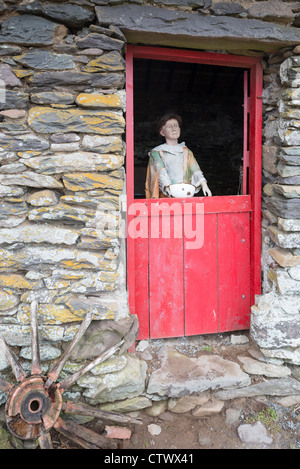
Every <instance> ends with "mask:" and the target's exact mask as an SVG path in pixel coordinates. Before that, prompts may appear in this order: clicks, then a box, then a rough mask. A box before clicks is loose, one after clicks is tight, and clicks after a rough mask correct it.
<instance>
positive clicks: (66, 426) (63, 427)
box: [54, 418, 99, 449]
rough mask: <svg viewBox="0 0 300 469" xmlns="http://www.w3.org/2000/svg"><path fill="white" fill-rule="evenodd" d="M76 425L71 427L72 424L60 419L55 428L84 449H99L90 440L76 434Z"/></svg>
mask: <svg viewBox="0 0 300 469" xmlns="http://www.w3.org/2000/svg"><path fill="white" fill-rule="evenodd" d="M74 425H75V424H73V426H71V425H70V422H65V421H64V420H62V419H61V418H59V419H58V420H57V422H56V424H55V425H54V428H55V430H56V431H58V432H59V433H61V434H62V435H64V436H65V437H67V438H69V439H70V440H72V441H73V442H74V443H76V444H77V445H79V446H81V447H82V448H84V449H99V446H96V445H94V444H93V443H89V440H85V439H83V438H80V436H77V435H76V434H75V433H74Z"/></svg>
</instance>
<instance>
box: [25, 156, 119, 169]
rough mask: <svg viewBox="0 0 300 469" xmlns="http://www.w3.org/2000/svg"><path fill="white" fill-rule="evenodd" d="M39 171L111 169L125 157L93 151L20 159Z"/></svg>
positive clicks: (117, 165) (117, 167)
mask: <svg viewBox="0 0 300 469" xmlns="http://www.w3.org/2000/svg"><path fill="white" fill-rule="evenodd" d="M20 161H21V162H22V163H24V164H25V165H27V166H29V167H30V168H32V169H34V170H35V171H36V172H38V173H43V174H57V173H66V172H70V171H109V170H114V169H119V168H120V167H121V166H122V165H123V163H124V159H123V157H122V156H120V155H99V154H97V153H91V152H83V151H81V152H72V153H61V154H57V155H51V156H36V157H33V158H29V159H25V158H24V159H21V160H20Z"/></svg>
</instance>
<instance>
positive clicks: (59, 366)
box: [45, 312, 93, 388]
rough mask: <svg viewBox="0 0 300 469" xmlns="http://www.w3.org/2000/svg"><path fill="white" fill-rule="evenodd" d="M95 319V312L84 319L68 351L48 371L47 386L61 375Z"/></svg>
mask: <svg viewBox="0 0 300 469" xmlns="http://www.w3.org/2000/svg"><path fill="white" fill-rule="evenodd" d="M92 319H93V313H91V312H89V313H88V314H87V315H86V316H85V318H84V320H83V321H82V323H81V325H80V327H79V329H78V331H77V333H76V335H75V337H74V339H73V340H72V342H71V343H70V345H69V346H68V348H67V349H66V351H65V352H64V353H63V355H62V356H61V357H60V359H59V361H58V362H57V363H56V365H55V366H54V367H53V368H52V370H51V371H50V373H48V380H47V382H46V384H45V387H46V388H48V387H49V386H50V385H51V384H52V383H53V382H54V381H56V380H57V378H58V377H59V375H60V373H61V370H62V369H63V367H64V365H65V363H66V361H67V360H68V358H69V357H70V355H71V353H72V351H73V350H74V348H75V347H76V345H77V344H78V342H79V341H80V339H81V338H82V336H83V334H84V333H85V331H86V330H87V328H88V327H89V325H90V323H91V321H92Z"/></svg>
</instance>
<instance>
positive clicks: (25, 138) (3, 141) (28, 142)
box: [0, 133, 50, 152]
mask: <svg viewBox="0 0 300 469" xmlns="http://www.w3.org/2000/svg"><path fill="white" fill-rule="evenodd" d="M0 147H1V149H3V150H6V151H17V152H24V151H27V150H29V151H33V150H35V151H40V150H46V149H47V148H49V147H50V144H49V142H48V141H47V140H46V139H44V138H41V137H37V136H36V135H34V134H25V135H20V136H12V135H6V134H3V133H0Z"/></svg>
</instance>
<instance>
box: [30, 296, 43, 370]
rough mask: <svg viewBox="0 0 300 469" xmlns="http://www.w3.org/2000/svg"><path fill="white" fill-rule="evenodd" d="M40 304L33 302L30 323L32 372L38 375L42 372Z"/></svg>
mask: <svg viewBox="0 0 300 469" xmlns="http://www.w3.org/2000/svg"><path fill="white" fill-rule="evenodd" d="M37 317H38V304H37V302H36V301H33V302H32V303H31V308H30V324H31V374H33V375H38V374H40V373H41V359H40V346H39V331H38V321H37Z"/></svg>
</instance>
